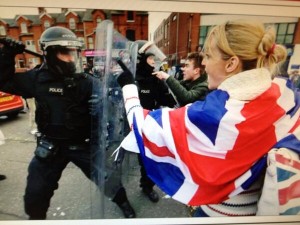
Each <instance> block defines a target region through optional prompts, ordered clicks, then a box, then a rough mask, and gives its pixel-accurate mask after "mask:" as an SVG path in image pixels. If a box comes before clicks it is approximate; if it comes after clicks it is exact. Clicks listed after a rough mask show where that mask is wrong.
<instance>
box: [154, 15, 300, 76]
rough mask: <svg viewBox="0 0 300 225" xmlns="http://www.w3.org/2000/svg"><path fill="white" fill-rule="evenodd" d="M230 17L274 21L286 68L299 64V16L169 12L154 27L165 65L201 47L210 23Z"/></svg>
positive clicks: (155, 40) (268, 22) (277, 40)
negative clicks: (164, 58) (283, 51)
mask: <svg viewBox="0 0 300 225" xmlns="http://www.w3.org/2000/svg"><path fill="white" fill-rule="evenodd" d="M230 19H255V20H257V19H258V20H261V21H262V22H263V23H265V24H273V25H275V28H276V32H277V33H276V35H277V37H276V43H280V44H284V45H285V46H286V47H287V48H288V51H289V55H290V59H291V63H290V64H291V65H289V68H291V66H292V65H299V67H300V59H299V55H300V18H294V17H267V16H246V15H218V14H200V13H174V12H173V13H171V14H170V15H169V17H168V18H166V19H165V20H163V21H162V22H161V24H160V25H159V26H158V27H157V29H156V30H155V32H154V36H153V41H154V42H155V43H156V45H157V46H158V47H159V48H160V49H161V50H162V51H163V52H164V53H165V55H167V57H168V63H169V65H170V66H175V65H178V64H180V62H182V59H185V58H186V56H187V54H188V53H189V52H192V51H198V50H199V49H201V48H202V47H203V44H204V41H205V38H206V36H207V34H208V32H209V30H210V28H211V27H212V26H214V25H216V24H219V23H221V22H223V21H227V20H230ZM288 60H289V59H288ZM299 72H300V71H299Z"/></svg>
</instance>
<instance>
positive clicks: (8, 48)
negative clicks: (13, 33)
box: [0, 38, 25, 64]
mask: <svg viewBox="0 0 300 225" xmlns="http://www.w3.org/2000/svg"><path fill="white" fill-rule="evenodd" d="M0 44H2V47H1V48H0V61H2V63H3V64H12V63H13V64H14V62H15V56H16V55H17V54H21V53H23V52H24V49H25V45H24V44H23V43H22V42H20V41H16V40H13V39H11V38H0Z"/></svg>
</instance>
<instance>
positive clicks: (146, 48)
mask: <svg viewBox="0 0 300 225" xmlns="http://www.w3.org/2000/svg"><path fill="white" fill-rule="evenodd" d="M139 53H140V54H142V53H144V54H145V55H150V54H152V55H154V56H155V61H160V62H162V61H164V60H165V59H166V58H167V57H166V55H165V54H164V53H163V52H162V51H161V50H160V49H159V48H158V47H157V46H156V45H155V44H154V43H153V42H152V41H148V42H147V43H145V44H144V45H143V46H142V47H141V48H140V49H139Z"/></svg>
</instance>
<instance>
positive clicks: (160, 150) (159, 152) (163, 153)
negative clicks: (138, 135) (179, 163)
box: [143, 135, 175, 158]
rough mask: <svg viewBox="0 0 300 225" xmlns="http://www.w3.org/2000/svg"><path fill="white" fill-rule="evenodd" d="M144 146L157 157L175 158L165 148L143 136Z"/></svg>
mask: <svg viewBox="0 0 300 225" xmlns="http://www.w3.org/2000/svg"><path fill="white" fill-rule="evenodd" d="M143 140H144V145H145V147H147V148H149V149H150V151H151V152H152V154H154V155H156V156H159V157H167V156H168V157H172V158H175V156H174V154H173V153H172V152H170V151H169V149H168V148H167V147H165V146H163V147H159V146H157V145H156V144H155V143H153V142H151V141H150V140H149V139H147V137H146V136H145V135H143Z"/></svg>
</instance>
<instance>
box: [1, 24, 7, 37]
mask: <svg viewBox="0 0 300 225" xmlns="http://www.w3.org/2000/svg"><path fill="white" fill-rule="evenodd" d="M0 35H2V36H5V35H6V30H5V27H4V26H0Z"/></svg>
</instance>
